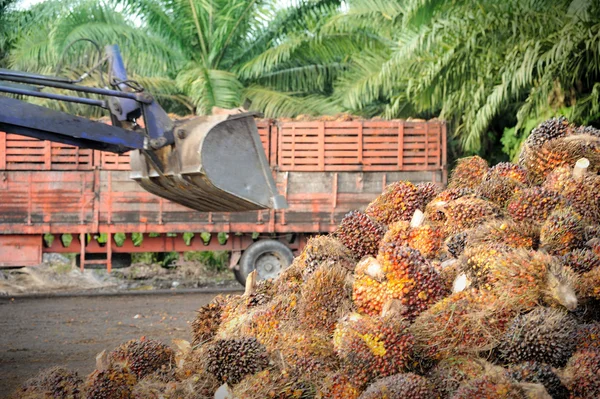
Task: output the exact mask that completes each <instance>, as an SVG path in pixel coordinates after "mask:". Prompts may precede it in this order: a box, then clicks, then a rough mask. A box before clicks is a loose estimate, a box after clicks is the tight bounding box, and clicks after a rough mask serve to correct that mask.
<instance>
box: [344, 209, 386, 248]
mask: <svg viewBox="0 0 600 399" xmlns="http://www.w3.org/2000/svg"><path fill="white" fill-rule="evenodd" d="M384 233H385V231H384V228H383V226H382V225H380V224H379V223H378V222H376V221H374V220H373V219H371V218H370V217H369V216H367V215H366V214H364V213H362V212H358V211H352V212H350V213H348V214H347V215H346V216H345V217H344V219H342V222H341V224H340V225H339V227H338V228H337V230H336V231H335V236H336V238H337V239H338V240H340V242H341V243H342V244H344V245H345V246H346V247H347V248H348V249H350V251H352V255H353V256H354V257H355V258H357V259H360V258H362V257H364V256H369V255H372V256H374V255H376V254H377V250H378V249H379V241H380V240H381V239H382V238H383V235H384Z"/></svg>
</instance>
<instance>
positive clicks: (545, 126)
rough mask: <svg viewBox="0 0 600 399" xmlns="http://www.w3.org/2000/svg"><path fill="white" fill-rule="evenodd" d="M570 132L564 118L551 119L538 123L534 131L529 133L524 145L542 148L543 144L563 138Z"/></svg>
mask: <svg viewBox="0 0 600 399" xmlns="http://www.w3.org/2000/svg"><path fill="white" fill-rule="evenodd" d="M569 132H570V126H569V121H568V120H567V118H565V117H564V116H559V117H558V118H551V119H548V120H547V121H544V122H542V123H540V124H539V125H538V126H537V127H536V128H535V129H533V130H532V131H531V133H530V134H529V136H528V137H527V140H526V141H525V145H526V146H527V147H533V148H537V147H540V146H542V145H543V144H544V143H545V142H547V141H550V140H553V139H556V138H559V137H564V136H566V135H568V134H569Z"/></svg>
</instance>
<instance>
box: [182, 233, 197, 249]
mask: <svg viewBox="0 0 600 399" xmlns="http://www.w3.org/2000/svg"><path fill="white" fill-rule="evenodd" d="M192 238H194V233H183V241H184V242H185V245H187V246H190V244H191V243H192Z"/></svg>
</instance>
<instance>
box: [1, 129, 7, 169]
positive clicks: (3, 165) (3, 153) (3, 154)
mask: <svg viewBox="0 0 600 399" xmlns="http://www.w3.org/2000/svg"><path fill="white" fill-rule="evenodd" d="M4 169H6V133H4V132H0V170H4Z"/></svg>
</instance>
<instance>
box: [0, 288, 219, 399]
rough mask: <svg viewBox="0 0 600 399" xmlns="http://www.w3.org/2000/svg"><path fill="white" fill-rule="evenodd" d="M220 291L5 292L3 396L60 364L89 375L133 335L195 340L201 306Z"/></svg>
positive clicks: (0, 351)
mask: <svg viewBox="0 0 600 399" xmlns="http://www.w3.org/2000/svg"><path fill="white" fill-rule="evenodd" d="M214 296H215V294H198V293H193V294H189V293H187V294H181V293H180V294H177V293H173V294H166V295H156V294H155V295H130V296H94V297H82V296H76V297H58V298H56V297H55V298H28V299H25V298H23V299H14V300H13V299H10V298H0V331H1V333H0V398H5V397H7V396H8V395H10V393H12V392H13V391H14V389H15V388H16V387H18V386H19V385H20V384H21V383H23V382H24V381H25V380H27V379H28V378H31V377H33V376H35V375H36V374H37V373H38V372H39V371H40V370H43V369H45V368H48V367H51V366H54V365H61V364H62V365H65V366H67V367H68V368H71V369H73V370H76V371H77V372H79V374H80V375H82V376H84V377H85V376H86V375H87V374H89V373H90V372H91V371H92V370H93V369H94V365H95V356H96V354H98V353H99V352H101V351H102V350H104V349H106V350H112V349H114V348H115V347H116V346H118V345H119V344H120V343H122V342H124V341H127V340H129V339H133V338H140V337H141V336H146V337H147V338H152V339H157V340H160V341H162V342H164V343H168V344H171V340H172V339H174V338H179V339H185V340H190V337H191V332H190V323H191V322H192V321H193V319H194V317H195V311H196V310H197V309H198V308H199V307H200V306H203V305H205V304H207V303H208V302H210V300H211V299H212V298H213V297H214Z"/></svg>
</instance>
